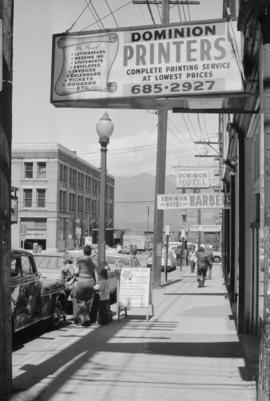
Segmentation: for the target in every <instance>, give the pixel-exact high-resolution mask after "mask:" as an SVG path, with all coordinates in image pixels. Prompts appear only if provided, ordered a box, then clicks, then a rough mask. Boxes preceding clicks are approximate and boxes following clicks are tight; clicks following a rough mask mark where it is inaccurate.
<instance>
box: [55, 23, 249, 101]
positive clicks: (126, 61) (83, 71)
mask: <svg viewBox="0 0 270 401" xmlns="http://www.w3.org/2000/svg"><path fill="white" fill-rule="evenodd" d="M240 48H241V34H240V32H239V31H237V25H236V21H231V22H230V23H229V22H228V21H225V20H217V21H212V20H211V21H207V22H203V21H197V22H195V23H192V24H179V23H178V24H162V25H155V26H153V25H151V26H139V27H132V28H124V29H123V28H121V29H115V30H103V31H101V30H98V31H91V32H76V33H62V34H55V35H53V51H52V80H51V102H52V103H53V104H54V105H55V106H70V105H72V106H74V107H118V108H131V107H134V108H147V107H148V108H149V107H150V108H152V109H153V108H157V106H158V105H160V104H161V103H162V102H164V101H165V102H166V105H167V106H168V107H170V106H173V105H179V104H180V103H181V102H180V103H179V98H183V97H185V96H187V97H189V96H198V95H201V94H211V95H213V94H224V93H230V92H234V93H235V92H242V91H243V84H242V77H241V69H242V67H241V51H240ZM164 97H165V100H164ZM162 99H163V100H162ZM168 100H169V101H170V102H169V105H168ZM181 104H182V103H181Z"/></svg>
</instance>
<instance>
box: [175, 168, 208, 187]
mask: <svg viewBox="0 0 270 401" xmlns="http://www.w3.org/2000/svg"><path fill="white" fill-rule="evenodd" d="M209 186H210V180H209V170H195V171H194V170H178V171H176V188H209Z"/></svg>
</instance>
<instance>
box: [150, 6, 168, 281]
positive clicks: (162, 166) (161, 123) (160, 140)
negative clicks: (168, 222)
mask: <svg viewBox="0 0 270 401" xmlns="http://www.w3.org/2000/svg"><path fill="white" fill-rule="evenodd" d="M161 19H162V21H161V22H162V23H163V24H167V23H168V22H169V19H170V18H169V0H163V1H162V13H161ZM167 122H168V110H167V109H166V108H165V107H161V108H160V109H159V110H158V137H157V156H156V185H155V209H154V235H153V263H152V265H153V278H152V282H153V288H157V287H159V286H160V284H161V253H162V239H163V238H162V233H163V223H164V211H163V210H158V208H157V197H158V194H164V193H165V180H166V153H167Z"/></svg>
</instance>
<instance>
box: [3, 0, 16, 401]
mask: <svg viewBox="0 0 270 401" xmlns="http://www.w3.org/2000/svg"><path fill="white" fill-rule="evenodd" d="M13 7H14V3H13V0H0V19H1V20H2V38H1V39H2V54H1V58H2V61H3V65H2V72H1V75H2V90H1V92H0V398H2V397H5V396H8V395H9V394H11V391H12V325H11V295H10V294H11V277H10V242H11V241H10V237H11V235H10V231H11V230H10V227H11V225H10V213H11V138H12V61H13V58H12V57H13Z"/></svg>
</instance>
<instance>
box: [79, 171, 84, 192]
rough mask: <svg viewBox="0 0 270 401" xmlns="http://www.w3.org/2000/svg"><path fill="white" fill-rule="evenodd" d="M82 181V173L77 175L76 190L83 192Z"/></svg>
mask: <svg viewBox="0 0 270 401" xmlns="http://www.w3.org/2000/svg"><path fill="white" fill-rule="evenodd" d="M83 179H84V175H83V174H82V173H78V188H79V189H80V190H83Z"/></svg>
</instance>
